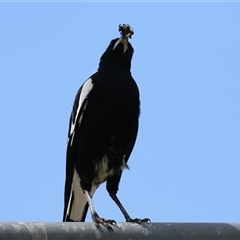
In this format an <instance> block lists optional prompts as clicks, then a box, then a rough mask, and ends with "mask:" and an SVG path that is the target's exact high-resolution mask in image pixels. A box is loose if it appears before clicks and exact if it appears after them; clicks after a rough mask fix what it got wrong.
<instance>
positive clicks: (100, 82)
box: [63, 24, 149, 230]
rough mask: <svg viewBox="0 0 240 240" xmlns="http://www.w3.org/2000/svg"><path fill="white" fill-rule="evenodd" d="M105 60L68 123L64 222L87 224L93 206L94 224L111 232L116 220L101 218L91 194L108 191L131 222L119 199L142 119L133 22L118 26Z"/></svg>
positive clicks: (85, 87) (82, 90)
mask: <svg viewBox="0 0 240 240" xmlns="http://www.w3.org/2000/svg"><path fill="white" fill-rule="evenodd" d="M119 31H120V33H121V36H120V38H116V39H113V40H112V41H111V42H110V44H109V46H108V47H107V49H106V51H105V52H104V53H103V55H102V56H101V58H100V63H99V67H98V70H97V72H96V73H94V74H93V75H92V76H91V77H90V78H88V79H87V80H86V81H85V82H84V83H83V84H82V86H81V87H80V89H79V90H78V92H77V94H76V97H75V101H74V104H73V108H72V113H71V116H70V121H69V131H68V142H67V153H66V180H65V193H64V195H65V196H64V214H63V221H64V222H65V221H74V222H83V221H84V220H85V218H86V214H87V210H88V207H89V208H90V211H91V216H92V219H93V222H95V224H96V225H97V226H99V224H102V225H103V226H105V227H106V228H107V229H109V230H112V228H111V226H110V225H111V224H116V222H115V221H114V220H106V219H104V218H101V217H99V215H98V214H97V212H96V211H95V208H94V205H93V202H92V196H93V194H94V192H95V191H96V189H97V188H98V187H99V185H100V184H101V183H103V182H106V188H107V191H108V193H109V195H110V197H111V198H112V199H113V201H114V202H115V203H116V204H117V206H118V207H119V208H120V210H121V212H122V213H123V215H124V217H125V219H126V221H127V222H137V223H141V222H147V221H149V219H148V218H145V219H138V218H135V219H132V218H131V217H130V216H129V214H128V213H127V211H126V210H125V208H124V207H123V205H122V204H121V202H120V200H119V199H118V197H117V195H116V194H117V191H118V185H119V182H120V179H121V175H122V171H123V169H124V168H128V165H127V161H128V159H129V157H130V154H131V152H132V150H133V147H134V144H135V141H136V137H137V132H138V120H139V115H140V99H139V89H138V86H137V84H136V82H135V81H134V79H133V77H132V76H131V71H130V68H131V59H132V56H133V51H134V50H133V47H132V45H131V44H130V43H129V41H128V39H129V38H131V36H132V35H133V30H132V29H131V27H130V25H129V24H123V25H119Z"/></svg>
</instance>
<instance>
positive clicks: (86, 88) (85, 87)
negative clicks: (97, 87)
mask: <svg viewBox="0 0 240 240" xmlns="http://www.w3.org/2000/svg"><path fill="white" fill-rule="evenodd" d="M92 88H93V83H92V79H91V78H89V79H88V80H87V81H86V82H85V83H84V84H83V86H82V90H81V93H80V96H79V102H78V107H77V112H76V115H75V119H74V121H72V122H71V127H70V132H69V137H70V136H71V135H72V139H71V145H72V141H73V138H74V130H75V126H76V123H77V119H78V115H79V113H80V110H81V109H82V107H83V111H81V112H82V114H83V112H84V110H85V109H86V105H87V103H86V104H85V106H82V104H83V102H84V100H85V99H86V98H87V96H88V94H89V93H90V91H91V90H92ZM81 121H82V115H81V116H80V118H79V126H80V124H81ZM68 140H69V139H68Z"/></svg>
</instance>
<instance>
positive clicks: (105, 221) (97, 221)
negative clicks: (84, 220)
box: [93, 213, 117, 232]
mask: <svg viewBox="0 0 240 240" xmlns="http://www.w3.org/2000/svg"><path fill="white" fill-rule="evenodd" d="M93 221H94V222H95V224H96V226H97V227H98V226H99V224H101V225H103V226H104V227H105V228H107V230H108V231H110V232H113V229H112V227H111V226H110V224H111V225H115V226H116V225H117V223H116V221H114V220H111V219H104V218H101V217H99V216H98V214H97V213H95V214H94V215H93Z"/></svg>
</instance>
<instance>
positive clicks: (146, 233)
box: [0, 222, 240, 240]
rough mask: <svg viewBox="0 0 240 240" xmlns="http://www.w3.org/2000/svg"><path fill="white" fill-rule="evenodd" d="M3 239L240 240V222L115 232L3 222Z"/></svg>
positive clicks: (123, 226) (90, 226)
mask: <svg viewBox="0 0 240 240" xmlns="http://www.w3.org/2000/svg"><path fill="white" fill-rule="evenodd" d="M0 239H88V240H90V239H129V240H130V239H131V240H134V239H161V240H170V239H171V240H178V239H179V240H180V239H181V240H182V239H185V240H189V239H196V240H198V239H199V240H207V239H228V240H240V224H239V223H143V224H136V223H117V226H113V232H109V231H108V230H107V229H106V228H104V227H102V226H100V227H98V228H97V227H96V226H95V224H94V223H85V222H84V223H82V222H80V223H74V222H71V223H70V222H68V223H61V222H57V223H50V222H49V223H46V222H7V223H6V222H0Z"/></svg>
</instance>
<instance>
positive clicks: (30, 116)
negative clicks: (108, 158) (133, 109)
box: [0, 2, 240, 222]
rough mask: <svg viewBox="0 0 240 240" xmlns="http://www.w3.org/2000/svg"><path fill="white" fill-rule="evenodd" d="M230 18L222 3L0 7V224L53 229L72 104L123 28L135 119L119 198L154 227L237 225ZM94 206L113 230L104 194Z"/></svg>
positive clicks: (238, 37)
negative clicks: (129, 49)
mask: <svg viewBox="0 0 240 240" xmlns="http://www.w3.org/2000/svg"><path fill="white" fill-rule="evenodd" d="M239 11H240V3H229V2H225V3H223V2H222V3H220V2H218V3H213V2H211V3H206V2H205V3H201V2H189V3H184V2H178V3H176V2H175V3H174V2H171V3H170V2H162V3H110V2H109V3H96V2H95V3H86V2H85V3H81V2H76V3H67V2H55V3H54V2H48V3H41V2H40V3H39V2H38V3H36V2H35V3H34V2H30V3H23V2H22V3H7V2H5V3H3V2H1V3H0V29H1V30H0V56H1V57H0V66H1V70H0V119H1V120H0V136H1V137H0V149H1V150H0V163H1V174H0V182H1V204H0V221H5V222H6V221H55V222H56V221H61V220H62V211H63V189H64V181H65V150H66V137H67V130H68V120H69V116H70V111H71V108H72V104H73V100H74V97H75V94H76V92H77V90H78V88H79V87H80V85H81V84H82V83H83V81H84V80H86V79H87V78H88V77H89V76H90V75H91V74H92V73H94V72H95V71H96V69H97V68H98V63H99V58H100V56H101V54H102V53H103V51H105V49H106V47H107V46H108V44H109V42H110V40H111V39H113V38H116V37H118V36H119V33H118V31H117V30H118V24H120V23H129V24H131V25H132V27H133V29H134V31H135V34H134V36H133V38H132V40H131V43H132V45H133V47H134V49H135V52H134V57H133V61H132V75H133V77H134V78H135V80H136V82H137V83H138V86H139V88H140V93H141V117H140V130H139V134H138V139H137V142H136V145H135V148H134V151H133V153H132V155H131V158H130V161H129V165H130V171H125V172H124V173H123V176H122V179H121V183H120V190H119V192H118V196H119V198H120V199H121V201H122V203H123V205H124V206H125V207H126V209H127V210H128V212H129V214H130V215H131V216H132V217H134V218H135V217H139V218H145V217H149V218H150V219H151V220H152V221H153V222H239V221H240V218H239V216H240V204H239V203H240V187H239V185H240V174H239V172H240V124H239V123H240V110H239V106H240V94H239V92H240V67H239V62H240V47H239V42H240V14H239ZM93 201H94V203H95V208H96V210H97V212H98V214H99V215H100V216H102V217H105V218H112V219H115V220H116V221H118V222H122V221H124V218H123V216H122V214H121V213H120V211H119V209H118V208H117V206H115V204H114V203H113V201H112V200H111V199H110V197H109V196H108V193H107V191H106V190H105V184H103V185H102V186H101V187H100V188H99V189H98V190H97V192H96V194H95V196H94V198H93ZM87 221H91V218H90V216H89V215H88V217H87Z"/></svg>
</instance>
